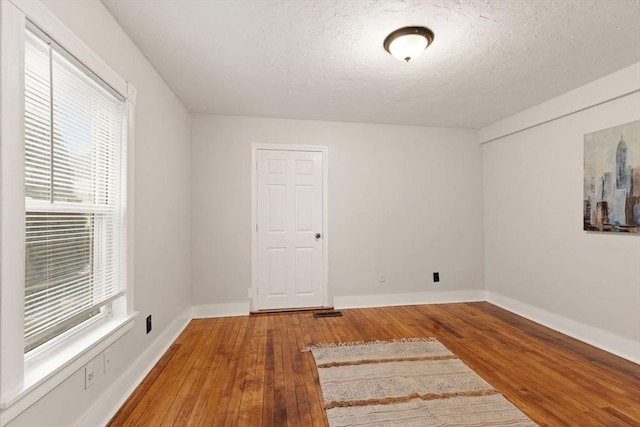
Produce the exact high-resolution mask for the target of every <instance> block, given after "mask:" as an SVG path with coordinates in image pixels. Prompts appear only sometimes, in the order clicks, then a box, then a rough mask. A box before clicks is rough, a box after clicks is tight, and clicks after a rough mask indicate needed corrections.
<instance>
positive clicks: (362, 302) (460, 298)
mask: <svg viewBox="0 0 640 427" xmlns="http://www.w3.org/2000/svg"><path fill="white" fill-rule="evenodd" d="M485 299H486V295H485V291H435V292H411V293H404V294H380V295H357V296H356V295H352V296H336V297H333V306H334V308H336V309H340V308H370V307H391V306H398V305H419V304H448V303H456V302H474V301H485Z"/></svg>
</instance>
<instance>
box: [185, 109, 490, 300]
mask: <svg viewBox="0 0 640 427" xmlns="http://www.w3.org/2000/svg"><path fill="white" fill-rule="evenodd" d="M192 141H193V142H192V196H191V198H192V203H193V204H192V216H191V218H192V232H193V235H192V240H193V246H192V269H193V270H192V283H193V300H194V303H195V304H223V303H237V302H242V301H248V298H247V288H249V287H251V232H252V224H251V167H252V166H251V144H252V143H271V144H312V145H326V146H328V147H329V189H328V190H329V215H328V216H329V218H328V221H329V222H328V224H329V242H328V244H329V279H328V282H329V285H328V286H329V293H330V297H333V296H366V295H369V294H400V293H415V292H428V291H453V290H463V291H464V290H482V289H483V259H482V250H483V249H482V248H483V240H482V234H483V233H482V182H481V179H480V177H481V176H482V170H481V167H482V165H481V163H482V160H481V148H480V146H479V145H478V144H477V143H476V140H475V132H473V131H469V130H460V129H440V128H426V127H409V126H387V125H367V124H354V123H336V122H316V121H302V120H278V119H265V118H248V117H230V116H215V115H199V114H196V115H193V120H192ZM434 271H439V272H440V275H441V282H440V283H439V284H437V285H436V284H434V283H432V276H431V275H432V272H434ZM379 272H384V273H385V275H386V281H385V282H384V283H379V282H378V273H379ZM330 301H331V299H330Z"/></svg>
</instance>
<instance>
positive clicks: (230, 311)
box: [191, 301, 250, 319]
mask: <svg viewBox="0 0 640 427" xmlns="http://www.w3.org/2000/svg"><path fill="white" fill-rule="evenodd" d="M249 311H250V307H249V301H247V302H233V303H228V304H207V305H196V306H193V307H191V317H192V318H193V319H200V318H204V317H234V316H248V315H249Z"/></svg>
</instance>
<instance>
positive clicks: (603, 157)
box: [584, 120, 640, 234]
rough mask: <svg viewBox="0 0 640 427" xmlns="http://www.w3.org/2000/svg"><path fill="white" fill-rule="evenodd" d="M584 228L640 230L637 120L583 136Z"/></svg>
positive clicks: (638, 136) (638, 123)
mask: <svg viewBox="0 0 640 427" xmlns="http://www.w3.org/2000/svg"><path fill="white" fill-rule="evenodd" d="M584 229H585V230H587V231H606V232H622V233H635V234H640V120H638V121H635V122H630V123H626V124H623V125H619V126H614V127H611V128H608V129H603V130H599V131H597V132H593V133H588V134H586V135H585V136H584Z"/></svg>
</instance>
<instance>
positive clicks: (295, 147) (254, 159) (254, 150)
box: [248, 143, 329, 311]
mask: <svg viewBox="0 0 640 427" xmlns="http://www.w3.org/2000/svg"><path fill="white" fill-rule="evenodd" d="M259 150H274V151H311V152H320V153H322V230H321V233H322V278H321V280H322V289H321V290H322V305H323V306H325V307H328V306H329V292H328V277H329V256H328V255H329V252H328V248H329V245H328V242H329V205H328V200H329V175H328V171H329V147H327V146H324V145H299V144H263V143H253V144H251V288H249V290H248V297H249V299H250V302H251V311H258V232H257V228H258V174H257V170H258V151H259Z"/></svg>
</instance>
